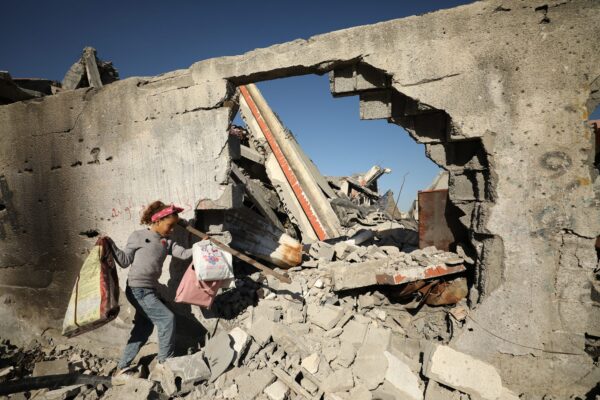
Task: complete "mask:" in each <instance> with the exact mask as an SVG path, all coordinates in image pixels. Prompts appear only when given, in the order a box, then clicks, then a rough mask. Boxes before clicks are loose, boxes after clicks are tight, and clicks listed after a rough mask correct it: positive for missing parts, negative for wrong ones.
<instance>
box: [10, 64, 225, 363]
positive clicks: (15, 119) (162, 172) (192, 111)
mask: <svg viewBox="0 0 600 400" xmlns="http://www.w3.org/2000/svg"><path fill="white" fill-rule="evenodd" d="M230 94H231V91H228V89H227V88H226V87H225V86H221V87H218V88H217V87H215V88H211V87H207V86H206V85H202V84H199V85H197V84H195V83H194V82H193V81H192V79H191V75H190V73H189V72H188V71H176V72H173V73H170V74H167V75H163V76H159V77H156V78H151V79H142V78H132V79H127V80H123V81H120V82H117V83H114V84H111V85H108V86H105V87H104V88H102V89H101V90H96V89H91V88H88V89H79V90H75V91H71V92H64V93H61V94H58V95H55V96H50V97H47V98H44V99H41V100H35V101H28V102H20V103H14V104H11V105H6V106H2V107H0V137H2V141H1V142H0V182H1V183H0V187H1V191H2V193H1V195H0V196H1V197H0V201H1V204H2V205H3V208H4V209H3V210H2V211H0V239H1V241H0V286H1V287H2V289H1V290H0V293H1V302H2V303H1V304H2V307H0V318H1V319H2V321H3V323H2V324H1V325H0V336H2V337H8V338H11V339H13V340H17V341H25V342H26V341H27V340H29V339H30V338H31V337H34V336H35V335H37V334H39V333H40V332H41V331H42V330H46V329H51V330H52V331H55V330H59V329H60V327H61V324H62V318H63V316H64V311H65V309H66V308H65V307H66V304H67V302H68V299H69V296H70V294H69V293H70V291H71V289H72V287H73V283H74V281H75V277H76V276H77V272H78V270H79V268H80V266H81V264H82V261H83V260H84V258H85V256H86V254H87V253H88V251H89V248H90V246H91V245H92V244H93V243H94V242H95V240H96V238H88V237H87V236H86V235H85V234H83V233H84V232H89V231H97V232H99V233H100V234H108V235H110V236H111V237H112V238H114V240H115V241H116V242H117V243H120V244H121V245H122V246H124V245H125V243H126V240H127V237H128V236H129V234H130V233H131V232H132V231H133V230H135V229H140V228H141V227H140V225H139V216H140V212H141V210H143V208H144V206H145V205H146V204H149V203H150V202H152V201H154V200H156V199H163V201H166V202H175V203H177V204H180V205H182V206H184V207H185V208H186V211H185V212H184V214H183V216H184V217H190V218H191V217H193V209H194V208H195V206H196V203H197V202H198V201H199V200H201V199H207V200H218V199H220V197H221V195H222V194H223V193H224V192H226V191H227V190H226V189H227V177H228V165H229V164H228V163H229V148H228V146H227V126H228V123H229V119H230V114H231V110H230V109H229V108H228V107H227V106H226V105H224V104H223V102H224V100H225V99H226V98H228V96H230ZM121 272H123V273H121V274H120V275H121V282H120V283H121V286H122V287H124V285H125V281H126V278H125V276H126V271H125V270H123V271H121ZM126 316H127V315H126V313H123V314H122V315H121V317H123V318H125V317H126ZM107 329H108V328H107ZM128 329H129V328H128V327H127V328H126V329H125V331H123V330H119V332H120V333H119V334H120V335H121V336H122V335H123V334H126V333H127V331H128ZM121 331H123V332H121ZM111 332H112V331H111ZM114 334H116V333H115V332H113V333H111V334H110V335H108V337H107V335H106V332H102V331H100V332H98V333H97V334H95V335H93V336H95V338H94V340H100V341H103V340H106V339H108V342H109V343H110V341H111V340H114V337H113V336H112V335H114ZM86 336H87V335H86ZM119 343H124V340H120V341H119ZM112 346H113V347H114V342H113V344H112ZM116 347H120V345H119V346H116ZM117 350H118V351H120V349H117Z"/></svg>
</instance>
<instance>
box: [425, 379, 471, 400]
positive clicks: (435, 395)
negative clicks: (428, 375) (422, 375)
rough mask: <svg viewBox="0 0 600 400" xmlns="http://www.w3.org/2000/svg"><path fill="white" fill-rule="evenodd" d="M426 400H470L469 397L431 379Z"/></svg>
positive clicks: (426, 392) (426, 391)
mask: <svg viewBox="0 0 600 400" xmlns="http://www.w3.org/2000/svg"><path fill="white" fill-rule="evenodd" d="M425 400H469V395H468V394H465V393H461V392H459V391H458V390H451V389H448V388H446V387H444V386H442V385H440V384H439V383H437V382H436V381H434V380H433V379H430V380H429V382H428V383H427V389H426V390H425Z"/></svg>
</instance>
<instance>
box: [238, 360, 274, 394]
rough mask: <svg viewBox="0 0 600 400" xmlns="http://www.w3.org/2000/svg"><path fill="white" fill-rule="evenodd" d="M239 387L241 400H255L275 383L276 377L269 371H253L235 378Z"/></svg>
mask: <svg viewBox="0 0 600 400" xmlns="http://www.w3.org/2000/svg"><path fill="white" fill-rule="evenodd" d="M234 381H235V383H236V384H237V386H238V393H239V397H238V398H239V399H240V400H254V399H255V398H256V397H257V396H258V395H259V394H261V393H263V391H264V390H265V388H266V387H267V386H269V385H270V384H271V383H273V381H275V375H273V373H272V372H271V371H269V370H268V369H266V368H264V369H260V370H257V371H253V372H252V373H251V374H250V373H246V374H242V375H238V376H236V377H235V378H234Z"/></svg>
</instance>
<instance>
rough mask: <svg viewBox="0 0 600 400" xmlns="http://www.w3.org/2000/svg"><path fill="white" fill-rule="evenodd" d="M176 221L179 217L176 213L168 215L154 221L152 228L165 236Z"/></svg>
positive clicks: (169, 232) (170, 231) (171, 229)
mask: <svg viewBox="0 0 600 400" xmlns="http://www.w3.org/2000/svg"><path fill="white" fill-rule="evenodd" d="M177 221H179V217H178V216H177V214H172V215H169V216H168V217H165V218H163V219H161V220H160V221H158V222H156V223H155V224H154V230H155V231H156V232H157V233H158V234H159V235H160V236H163V237H167V236H169V235H170V234H171V233H172V232H173V229H174V228H175V225H177Z"/></svg>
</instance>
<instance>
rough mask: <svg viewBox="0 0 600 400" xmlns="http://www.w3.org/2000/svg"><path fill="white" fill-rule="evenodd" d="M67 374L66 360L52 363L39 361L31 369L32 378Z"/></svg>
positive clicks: (67, 365)
mask: <svg viewBox="0 0 600 400" xmlns="http://www.w3.org/2000/svg"><path fill="white" fill-rule="evenodd" d="M68 373H69V362H68V361H67V359H66V358H59V359H57V360H52V361H40V362H37V363H35V366H34V367H33V376H44V375H58V374H68Z"/></svg>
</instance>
